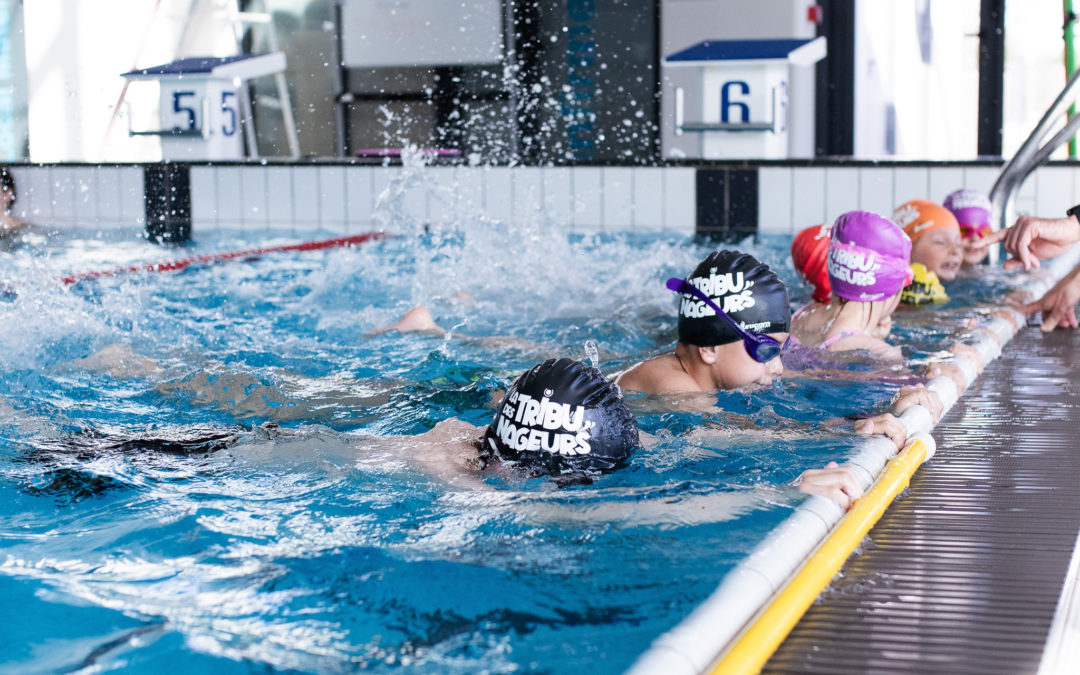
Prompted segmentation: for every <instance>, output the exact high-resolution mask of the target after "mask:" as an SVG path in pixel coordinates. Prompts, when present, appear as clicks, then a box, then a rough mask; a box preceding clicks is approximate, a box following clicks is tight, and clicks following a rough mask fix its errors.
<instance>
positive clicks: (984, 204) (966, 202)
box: [945, 190, 992, 227]
mask: <svg viewBox="0 0 1080 675" xmlns="http://www.w3.org/2000/svg"><path fill="white" fill-rule="evenodd" d="M945 208H947V209H949V210H950V211H952V214H953V215H954V216H956V220H957V222H959V223H960V224H961V225H974V226H976V227H978V226H980V225H989V224H990V212H991V208H992V207H991V206H990V198H989V197H987V196H986V195H984V194H983V193H981V192H976V191H975V190H957V191H956V192H953V193H952V194H950V195H949V196H948V197H946V198H945Z"/></svg>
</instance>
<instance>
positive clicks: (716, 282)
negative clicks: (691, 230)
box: [679, 251, 791, 347]
mask: <svg viewBox="0 0 1080 675" xmlns="http://www.w3.org/2000/svg"><path fill="white" fill-rule="evenodd" d="M686 280H687V281H688V282H690V283H691V284H693V285H694V286H697V287H698V288H699V289H701V291H702V292H704V293H705V294H706V295H708V296H709V297H710V298H712V300H713V302H715V303H716V304H717V305H719V306H720V309H722V310H724V313H726V314H727V315H728V316H730V317H731V318H732V319H734V320H735V322H736V323H737V324H739V326H740V327H741V328H743V330H745V331H746V332H747V333H786V332H787V329H788V324H789V323H790V322H791V306H790V305H789V304H788V296H787V288H786V287H785V286H784V282H782V281H780V279H779V278H777V276H776V275H775V274H773V271H772V270H770V269H769V267H768V266H767V265H764V264H762V263H760V262H758V260H757V258H755V257H753V256H751V255H747V254H746V253H739V252H738V251H717V252H716V253H711V254H709V257H707V258H705V259H704V260H702V261H701V262H700V263H699V264H698V266H697V267H696V268H695V269H694V271H693V272H692V273H691V274H690V276H688V277H687V278H686ZM739 339H740V338H739V334H738V333H737V332H736V331H735V329H734V328H732V327H731V326H730V325H728V323H727V322H726V321H724V320H723V319H722V318H720V317H719V316H717V315H716V312H714V311H713V309H712V308H711V307H709V306H708V305H706V304H705V303H704V302H702V301H701V300H698V299H696V298H690V297H686V296H681V297H680V298H679V342H684V343H686V344H690V345H697V346H699V347H714V346H716V345H726V344H728V343H729V342H735V341H736V340H739Z"/></svg>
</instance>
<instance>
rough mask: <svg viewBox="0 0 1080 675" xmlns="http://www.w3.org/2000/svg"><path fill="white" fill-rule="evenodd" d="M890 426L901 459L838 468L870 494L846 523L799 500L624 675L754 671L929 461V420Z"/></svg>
mask: <svg viewBox="0 0 1080 675" xmlns="http://www.w3.org/2000/svg"><path fill="white" fill-rule="evenodd" d="M1078 263H1080V245H1076V246H1073V247H1072V248H1071V249H1069V250H1068V251H1066V252H1065V253H1063V254H1062V255H1060V256H1058V257H1057V258H1055V259H1053V260H1052V261H1047V264H1046V265H1044V267H1043V269H1044V270H1046V271H1047V272H1048V274H1047V278H1043V279H1035V280H1031V281H1029V282H1027V283H1025V284H1023V285H1021V287H1020V288H1021V289H1022V290H1025V291H1028V292H1029V293H1031V294H1032V296H1033V297H1035V298H1038V297H1041V296H1042V295H1043V294H1045V293H1046V292H1047V291H1048V290H1050V288H1051V287H1052V286H1053V285H1054V283H1055V282H1056V281H1057V280H1058V279H1060V278H1061V277H1063V276H1064V275H1065V274H1066V273H1068V272H1069V271H1070V270H1071V269H1072V268H1073V267H1075V266H1076V265H1077V264H1078ZM998 314H999V315H998V316H994V317H993V318H992V319H991V320H990V321H989V322H987V323H985V324H983V325H982V326H979V327H978V328H977V329H976V332H975V334H974V335H973V336H972V337H971V338H970V339H969V341H968V344H969V345H970V346H971V347H973V348H974V349H975V350H976V351H977V352H978V353H979V356H980V358H981V359H982V362H983V365H984V366H985V365H987V364H989V363H990V361H992V360H994V359H995V358H997V357H998V356H999V355H1000V354H1001V347H1002V346H1003V345H1005V344H1006V343H1007V342H1008V341H1009V340H1011V339H1012V337H1013V335H1015V334H1016V332H1017V331H1018V330H1019V327H1020V326H1023V325H1024V322H1025V317H1024V315H1022V314H1020V313H1019V312H1017V311H1016V310H1014V309H1011V308H1008V309H1004V308H1003V311H1002V312H998ZM1006 316H1007V317H1008V318H1005V317H1006ZM952 363H955V364H956V365H957V366H958V367H959V368H960V370H961V371H962V372H963V374H964V380H965V382H966V387H969V386H970V385H971V384H972V382H974V381H975V379H976V378H977V376H978V367H977V364H976V363H975V362H974V361H973V360H972V359H971V358H969V357H966V356H955V357H954V358H953V360H952ZM926 387H927V388H928V389H930V390H932V391H935V392H937V394H938V396H940V397H941V402H942V404H943V406H942V411H941V416H942V417H944V416H945V414H946V413H947V412H948V410H949V409H950V408H952V406H953V405H955V404H956V401H957V400H958V399H959V390H958V388H957V386H956V382H954V381H953V380H952V379H951V378H949V377H945V376H940V377H936V378H934V379H932V380H930V381H929V382H927V383H926ZM966 387H965V388H966ZM899 420H900V422H901V423H902V424H903V425H904V428H905V429H906V430H907V434H908V443H907V444H906V445H905V447H904V449H903V450H902V451H901V452H900V454H897V452H896V446H895V445H894V444H893V442H892V441H890V440H889V439H888V438H886V437H884V436H874V437H871V438H868V439H866V440H864V441H863V442H862V443H860V444H859V445H858V447H857V450H856V453H855V455H854V456H853V457H852V458H851V459H850V460H849V461H848V462H847V464H848V465H849V466H852V467H854V468H855V470H856V474H857V476H858V479H859V482H860V484H861V486H862V487H863V489H867V488H869V489H868V491H867V492H866V494H864V495H863V497H861V498H860V499H859V500H857V501H856V502H855V504H854V505H853V506H852V508H851V510H850V511H849V512H848V513H847V514H846V515H845V513H844V511H843V509H842V508H841V507H840V505H839V504H837V503H836V502H834V501H832V500H831V499H828V498H826V497H819V496H811V497H808V498H807V499H806V500H805V501H804V502H803V503H802V504H801V505H800V506H799V507H798V508H796V509H795V511H794V512H793V513H792V514H791V515H790V516H789V517H788V518H787V519H785V520H784V522H782V523H780V525H778V526H777V527H776V528H775V529H773V531H772V532H770V533H769V534H768V535H767V536H766V537H765V539H764V540H763V541H762V542H761V543H760V544H759V545H758V546H757V547H756V548H755V549H754V550H753V551H751V552H750V554H749V555H747V557H746V558H745V559H744V560H743V561H742V562H740V563H739V564H738V565H737V566H736V567H735V568H734V569H732V570H731V571H730V572H729V573H728V574H727V575H725V576H724V578H723V579H722V580H721V582H720V584H719V586H717V588H716V590H715V591H713V593H712V594H711V595H710V596H709V597H708V598H706V599H705V600H704V601H703V602H702V603H701V604H700V605H698V607H697V608H696V609H694V611H693V612H691V613H690V614H689V615H688V616H687V617H686V618H685V619H683V621H682V622H681V623H679V625H677V626H675V627H674V628H673V629H671V630H669V631H668V632H667V633H664V634H663V635H661V636H660V637H658V638H657V639H656V640H654V641H653V643H652V645H651V646H650V647H649V649H648V650H647V651H645V652H644V653H643V654H642V655H641V656H640V657H638V659H637V661H636V662H635V663H634V664H633V666H631V668H630V670H629V671H628V672H629V673H630V674H631V675H649V674H653V673H664V675H684V674H685V675H698V674H699V673H725V674H727V673H756V672H758V671H760V670H761V668H762V667H763V666H764V664H765V663H766V662H767V661H768V659H769V658H770V657H771V656H772V654H773V652H775V651H776V649H777V648H778V647H779V646H780V644H781V643H782V642H783V641H784V639H785V638H786V637H787V635H788V633H789V632H790V631H791V630H792V628H794V626H795V625H796V624H797V623H798V621H799V619H800V618H802V615H803V614H804V613H805V612H806V609H807V608H808V607H809V606H810V604H811V603H813V601H814V598H816V597H817V596H818V595H819V594H820V593H821V591H823V590H824V589H825V588H826V587H827V586H828V584H829V583H830V582H831V581H832V579H833V577H834V576H835V575H836V573H837V572H838V571H839V570H840V568H841V567H842V566H843V564H844V562H845V561H846V560H847V558H848V556H849V555H850V554H851V552H852V551H853V550H854V549H855V547H856V546H857V545H858V544H859V542H861V541H862V538H863V537H864V536H865V535H866V533H867V532H868V531H869V530H870V529H871V528H872V527H873V525H874V524H875V523H876V522H877V520H878V519H879V518H880V517H881V515H882V514H883V513H884V512H885V509H886V508H887V507H888V506H889V505H890V504H891V503H892V501H893V499H894V498H895V497H896V495H897V494H899V493H900V492H901V491H902V490H903V488H904V487H905V486H906V485H907V483H908V481H909V480H910V478H911V475H912V474H913V473H914V472H915V471H916V470H917V469H918V467H919V466H921V465H922V463H923V462H924V461H926V460H928V459H930V457H932V456H933V454H934V451H935V449H936V444H935V442H934V439H933V438H932V437H931V436H930V431H931V430H932V428H933V426H934V422H933V417H932V415H931V413H930V411H929V410H927V409H926V408H924V407H923V406H913V407H911V408H909V409H907V410H906V411H904V413H903V414H902V415H900V416H899ZM871 484H873V487H870V486H871Z"/></svg>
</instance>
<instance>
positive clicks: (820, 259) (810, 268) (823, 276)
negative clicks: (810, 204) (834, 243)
mask: <svg viewBox="0 0 1080 675" xmlns="http://www.w3.org/2000/svg"><path fill="white" fill-rule="evenodd" d="M828 253H829V226H828V225H814V226H813V227H808V228H806V229H805V230H803V231H802V232H799V233H798V234H797V235H795V241H793V242H791V260H792V262H793V263H794V264H795V269H796V270H798V271H799V273H800V274H802V275H803V277H805V278H806V280H807V281H809V282H810V283H811V284H813V286H814V300H815V301H817V302H828V301H829V298H830V296H831V294H832V290H831V289H830V288H829V266H828Z"/></svg>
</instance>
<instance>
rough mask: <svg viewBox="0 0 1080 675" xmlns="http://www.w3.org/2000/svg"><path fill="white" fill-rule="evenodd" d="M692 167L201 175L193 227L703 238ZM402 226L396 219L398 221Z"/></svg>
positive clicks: (195, 185) (239, 169) (224, 169)
mask: <svg viewBox="0 0 1080 675" xmlns="http://www.w3.org/2000/svg"><path fill="white" fill-rule="evenodd" d="M694 180H695V172H694V169H692V168H681V167H679V168H630V167H543V168H539V167H476V168H473V167H430V168H427V169H422V170H420V171H419V172H416V171H414V170H409V169H402V168H400V167H360V166H334V165H324V166H308V165H304V166H270V167H263V166H217V167H214V166H195V167H192V169H191V191H192V197H191V199H192V228H193V231H194V232H196V233H197V232H199V231H206V230H207V229H214V228H230V229H243V230H252V231H259V230H266V229H270V230H272V231H275V232H282V231H285V232H292V233H295V234H296V235H298V236H300V235H307V234H316V233H326V234H328V235H334V234H352V233H358V232H363V231H366V230H368V229H371V228H373V227H378V226H379V223H380V222H381V221H380V219H379V218H377V217H376V214H377V212H378V211H379V210H383V211H386V212H387V213H388V214H389V213H399V214H401V216H402V217H405V218H408V219H410V220H415V221H418V222H424V223H431V224H440V225H456V224H463V225H466V226H467V225H468V224H469V223H476V222H491V221H495V222H503V223H510V224H513V223H521V224H529V225H533V226H545V227H552V228H556V229H561V230H564V231H576V232H593V231H603V230H607V231H620V232H626V231H643V232H645V231H663V230H671V231H678V232H684V233H686V234H692V233H693V232H694V217H695V199H694ZM391 220H392V218H391Z"/></svg>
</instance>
